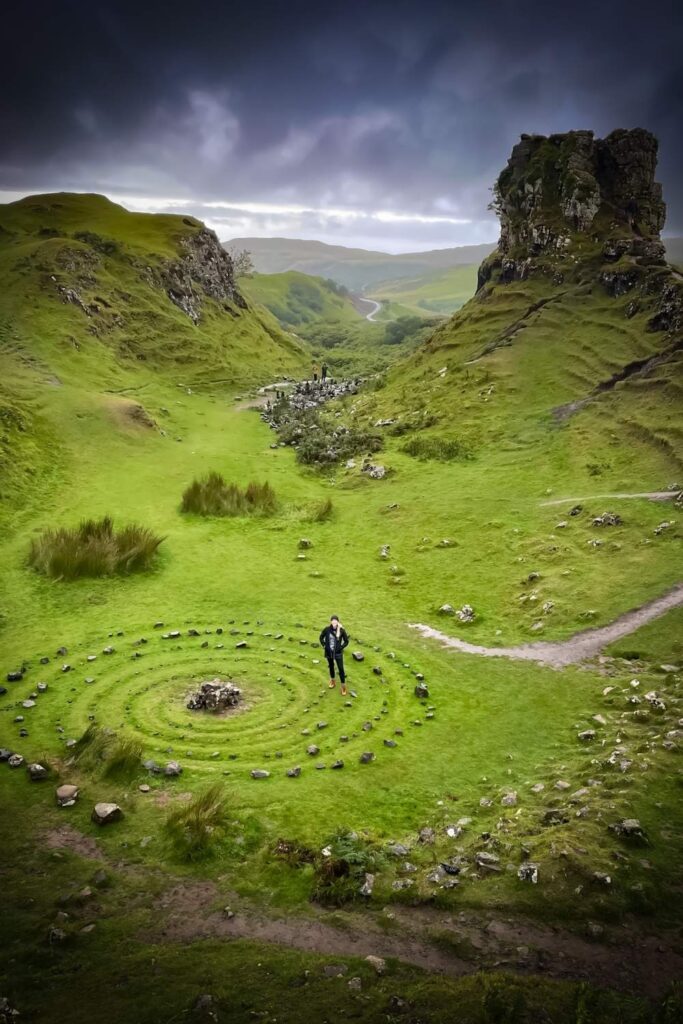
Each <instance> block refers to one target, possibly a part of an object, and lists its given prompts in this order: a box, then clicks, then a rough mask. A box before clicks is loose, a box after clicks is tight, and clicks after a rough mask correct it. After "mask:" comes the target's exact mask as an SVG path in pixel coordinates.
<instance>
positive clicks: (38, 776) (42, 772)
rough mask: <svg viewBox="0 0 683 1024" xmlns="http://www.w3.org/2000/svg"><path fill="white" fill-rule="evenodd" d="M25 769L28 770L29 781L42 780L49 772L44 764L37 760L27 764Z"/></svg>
mask: <svg viewBox="0 0 683 1024" xmlns="http://www.w3.org/2000/svg"><path fill="white" fill-rule="evenodd" d="M26 771H27V772H28V777H29V779H30V780H31V782H42V781H43V780H44V779H46V778H47V777H48V775H49V774H50V773H49V771H48V769H47V768H46V767H45V765H42V764H38V762H37V761H35V762H34V763H33V764H29V765H27V766H26Z"/></svg>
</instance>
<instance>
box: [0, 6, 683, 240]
mask: <svg viewBox="0 0 683 1024" xmlns="http://www.w3.org/2000/svg"><path fill="white" fill-rule="evenodd" d="M680 6H681V5H680V4H678V3H674V2H673V0H649V2H643V0H639V2H634V0H619V2H616V0H602V2H601V0H590V2H586V0H580V2H577V3H571V2H567V3H562V4H556V3H553V2H552V0H519V2H514V0H468V2H467V3H459V2H458V0H445V2H441V0H411V2H403V0H386V2H385V0H365V2H353V0H347V2H346V3H344V4H338V3H334V2H327V0H318V2H317V3H311V2H308V0H289V2H284V0H283V2H272V3H271V2H268V3H264V2H259V0H251V2H242V3H241V4H239V5H238V4H235V3H231V2H223V3H220V2H202V0H198V2H195V3H188V2H187V0H184V2H183V3H177V2H176V0H165V2H163V3H161V2H158V0H135V2H130V0H121V2H115V0H110V2H97V0H90V2H88V3H86V2H85V0H59V2H57V0H33V2H31V3H23V4H22V3H13V4H12V5H11V7H10V9H9V11H8V12H7V13H6V14H5V15H4V16H3V19H2V22H1V24H2V27H3V36H4V43H3V48H2V60H1V61H0V200H2V201H7V200H11V199H14V198H18V197H19V196H20V195H25V194H27V193H30V192H46V191H59V190H70V191H88V192H103V193H105V194H106V195H108V196H110V197H111V198H112V199H116V200H118V201H120V202H123V204H124V205H125V206H128V207H129V208H131V209H141V210H174V211H177V212H190V213H193V214H194V215H196V216H198V217H201V218H202V219H204V220H206V221H207V222H208V223H209V224H210V225H211V226H212V227H213V228H215V229H216V231H217V232H218V234H219V236H220V237H221V238H222V239H227V238H231V237H233V236H238V235H266V236H267V235H284V236H289V237H295V238H319V239H321V240H323V241H327V242H334V243H338V244H342V245H361V246H364V247H368V248H376V249H383V250H388V251H393V252H399V251H407V250H412V249H428V248H439V247H446V246H452V245H462V244H469V243H473V242H482V241H489V240H494V239H495V238H496V237H497V224H496V222H495V219H494V218H493V217H492V215H491V214H490V213H488V212H487V209H486V207H487V203H488V202H489V200H490V193H489V188H490V186H491V184H492V182H493V180H494V179H495V177H496V175H497V174H498V172H499V171H500V170H501V168H502V167H503V166H504V165H505V162H506V160H507V157H508V155H509V151H510V149H511V147H512V145H513V144H514V143H515V141H516V140H517V139H518V137H519V135H520V133H522V132H541V133H550V132H561V131H567V130H569V129H571V128H591V129H593V130H594V131H595V132H596V134H599V135H602V134H606V133H608V132H609V131H611V130H612V129H614V128H617V127H627V128H628V127H634V126H637V125H638V126H642V127H644V128H649V129H650V130H651V131H653V132H655V134H656V135H657V136H658V137H659V139H660V165H659V178H660V180H661V181H662V183H663V185H664V194H665V199H666V200H667V202H668V205H669V217H668V221H667V228H666V231H667V233H669V234H683V173H681V169H682V164H683V139H682V138H681V110H682V109H683V64H682V63H681V54H682V53H683V19H682V17H681V14H680Z"/></svg>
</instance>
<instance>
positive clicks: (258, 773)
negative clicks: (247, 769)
mask: <svg viewBox="0 0 683 1024" xmlns="http://www.w3.org/2000/svg"><path fill="white" fill-rule="evenodd" d="M251 777H252V779H269V778H270V772H267V771H266V770H265V768H254V769H252V771H251Z"/></svg>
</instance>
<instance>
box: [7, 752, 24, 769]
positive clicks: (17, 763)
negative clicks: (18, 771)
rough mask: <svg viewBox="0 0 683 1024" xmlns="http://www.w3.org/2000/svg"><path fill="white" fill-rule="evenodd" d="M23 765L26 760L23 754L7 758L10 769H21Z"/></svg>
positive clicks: (11, 755)
mask: <svg viewBox="0 0 683 1024" xmlns="http://www.w3.org/2000/svg"><path fill="white" fill-rule="evenodd" d="M23 763H24V758H23V757H22V755H21V754H10V756H9V757H8V758H7V764H8V765H9V766H10V768H21V766H22V764H23Z"/></svg>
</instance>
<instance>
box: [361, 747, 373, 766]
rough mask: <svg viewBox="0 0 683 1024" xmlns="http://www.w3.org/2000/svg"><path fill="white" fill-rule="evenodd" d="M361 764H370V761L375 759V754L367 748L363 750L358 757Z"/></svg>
mask: <svg viewBox="0 0 683 1024" xmlns="http://www.w3.org/2000/svg"><path fill="white" fill-rule="evenodd" d="M358 760H359V761H360V763H361V764H370V762H371V761H374V760H375V755H374V754H373V753H371V752H370V751H369V750H365V751H364V752H363V753H362V754H361V755H360V757H359V759H358Z"/></svg>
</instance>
